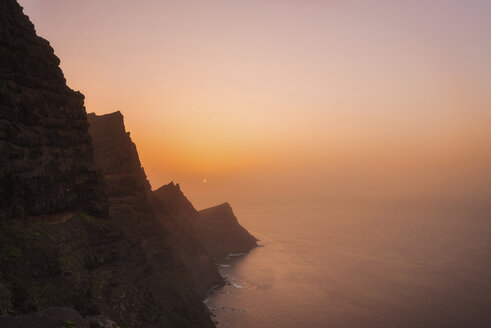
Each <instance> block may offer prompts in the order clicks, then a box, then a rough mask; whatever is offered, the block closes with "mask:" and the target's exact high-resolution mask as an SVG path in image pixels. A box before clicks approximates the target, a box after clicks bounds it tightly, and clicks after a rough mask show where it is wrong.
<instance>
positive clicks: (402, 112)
mask: <svg viewBox="0 0 491 328" xmlns="http://www.w3.org/2000/svg"><path fill="white" fill-rule="evenodd" d="M20 2H21V4H22V5H23V6H24V7H25V12H26V14H28V15H29V16H30V17H31V20H32V21H33V22H34V24H35V25H36V28H37V31H38V34H40V35H41V36H43V37H45V38H47V39H49V40H50V42H51V44H52V46H53V47H54V48H55V49H56V54H57V55H58V57H60V59H61V66H62V69H63V71H64V73H65V76H66V77H67V80H68V84H69V85H70V86H71V87H72V88H73V89H75V90H80V91H81V92H82V93H84V94H85V96H86V107H87V111H88V112H96V113H98V114H104V113H109V112H113V111H115V110H120V111H122V112H123V114H124V116H125V121H126V127H127V129H128V130H129V131H131V135H132V138H133V141H134V142H135V143H136V144H137V146H138V150H139V153H140V157H141V161H142V163H143V165H144V167H145V169H146V172H147V175H148V177H149V180H150V182H151V183H152V186H153V187H154V188H157V187H159V186H161V185H162V184H164V183H168V182H170V181H171V180H173V181H175V182H179V183H180V184H181V186H182V187H183V190H184V191H185V192H186V194H187V195H188V196H189V197H190V199H192V200H193V201H194V203H195V205H197V207H199V208H201V207H205V206H208V205H213V204H216V203H218V202H221V201H229V202H231V203H232V204H233V206H234V208H236V209H237V211H238V212H239V213H240V212H241V211H243V212H245V211H246V210H249V209H252V208H256V207H258V206H261V207H265V206H268V207H269V206H271V207H286V208H288V207H289V206H306V207H307V206H308V207H316V206H325V205H326V204H327V205H329V204H336V206H346V207H351V208H352V207H356V206H358V205H360V204H365V205H367V204H370V206H372V205H374V206H375V205H376V204H377V205H376V206H379V205H381V206H393V205H397V206H402V204H404V206H414V205H415V204H418V205H417V206H433V207H434V206H438V207H439V208H440V207H443V208H446V209H449V210H452V209H455V208H461V207H468V206H473V207H475V206H479V207H481V206H484V208H486V207H488V206H489V199H488V198H489V196H488V195H489V192H490V190H489V186H490V183H491V174H490V173H491V172H490V169H489V167H490V164H491V132H490V131H489V126H490V123H491V90H490V86H491V65H489V58H491V35H490V34H491V19H489V18H490V17H491V3H490V2H489V1H443V0H442V1H431V2H428V1H370V2H369V1H295V0H288V1H255V0H251V1H157V0H142V1H120V0H118V1H116V0H105V1H95V0H85V1H66V0H43V1H39V0H21V1H20Z"/></svg>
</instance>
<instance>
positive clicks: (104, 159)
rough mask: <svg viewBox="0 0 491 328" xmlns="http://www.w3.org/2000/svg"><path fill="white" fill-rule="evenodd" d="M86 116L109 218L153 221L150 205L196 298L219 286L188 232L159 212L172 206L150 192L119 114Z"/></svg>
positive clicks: (218, 278)
mask: <svg viewBox="0 0 491 328" xmlns="http://www.w3.org/2000/svg"><path fill="white" fill-rule="evenodd" d="M88 117H89V122H90V133H91V135H92V137H93V143H94V149H95V159H96V164H97V167H98V168H99V169H101V170H102V171H103V172H104V177H105V179H106V184H107V188H108V195H109V204H110V211H111V216H115V217H118V218H124V217H126V216H127V213H128V212H133V213H135V214H137V213H145V215H146V216H148V217H152V219H154V216H153V213H152V209H151V208H150V206H149V204H150V203H151V204H152V207H153V209H155V213H156V214H157V217H158V222H159V223H160V224H161V226H160V227H158V228H156V229H157V230H159V229H160V230H163V231H165V233H166V238H167V241H168V243H169V244H170V245H172V252H174V254H175V256H176V257H177V258H178V259H179V260H180V261H181V262H182V263H183V264H184V265H185V267H186V269H187V271H188V272H189V273H190V274H191V276H192V278H193V282H194V285H195V286H196V289H197V291H198V293H199V295H201V296H204V295H205V294H206V292H207V291H208V289H210V288H211V287H213V286H215V285H219V284H222V283H223V279H222V278H221V276H220V274H219V273H218V270H217V269H216V266H215V264H214V262H213V260H212V259H211V258H210V256H209V255H208V254H207V253H206V252H205V251H204V250H203V248H202V246H201V245H200V243H199V242H198V241H197V240H196V238H195V237H194V236H193V235H192V233H191V229H190V228H189V227H187V226H186V225H185V224H183V222H181V220H178V219H177V218H176V217H175V216H173V215H167V212H165V211H162V209H165V208H167V207H168V206H174V204H163V203H162V201H161V200H160V199H158V198H156V197H155V196H154V195H153V194H152V193H151V189H150V184H149V183H148V181H147V179H146V175H145V172H144V170H143V168H142V166H141V163H140V160H139V158H138V153H137V150H136V146H135V144H134V143H133V142H132V141H131V138H130V136H129V133H128V132H126V130H125V127H124V120H123V115H122V114H121V113H120V112H115V113H111V114H106V115H100V116H99V115H95V114H93V113H91V114H89V116H88ZM176 201H178V200H177V199H176ZM155 222H156V221H153V223H154V224H155ZM130 226H134V224H130Z"/></svg>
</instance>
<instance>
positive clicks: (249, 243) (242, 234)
mask: <svg viewBox="0 0 491 328" xmlns="http://www.w3.org/2000/svg"><path fill="white" fill-rule="evenodd" d="M199 214H200V217H201V226H202V233H203V237H202V243H203V246H204V247H205V249H206V250H207V251H208V253H210V254H212V255H213V256H216V257H222V256H226V255H227V254H230V253H245V252H248V251H250V250H251V249H252V248H254V247H256V246H257V239H256V238H254V237H253V236H252V235H251V234H250V233H249V232H248V231H247V230H246V229H244V227H242V226H241V225H240V224H239V222H238V221H237V218H236V217H235V215H234V212H233V211H232V207H231V206H230V204H229V203H223V204H221V205H217V206H214V207H211V208H207V209H204V210H201V211H199Z"/></svg>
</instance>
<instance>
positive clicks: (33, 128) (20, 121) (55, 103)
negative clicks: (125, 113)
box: [0, 0, 106, 220]
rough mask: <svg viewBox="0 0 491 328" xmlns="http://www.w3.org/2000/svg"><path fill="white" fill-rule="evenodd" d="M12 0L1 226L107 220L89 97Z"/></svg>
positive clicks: (5, 48)
mask: <svg viewBox="0 0 491 328" xmlns="http://www.w3.org/2000/svg"><path fill="white" fill-rule="evenodd" d="M59 63H60V61H59V59H58V58H57V57H56V56H55V55H54V52H53V49H52V48H51V47H50V45H49V43H48V41H46V40H44V39H42V38H40V37H38V36H37V35H36V33H35V30H34V26H33V25H32V24H31V22H30V21H29V19H28V18H27V16H25V15H24V14H23V13H22V8H21V7H20V6H19V5H18V4H17V2H16V1H15V0H2V1H1V2H0V220H6V219H9V218H14V217H25V216H35V215H41V214H50V213H60V212H65V211H73V210H84V211H86V212H90V213H93V214H98V215H101V214H104V212H105V209H106V207H105V206H106V205H105V203H104V190H103V188H102V184H101V181H102V180H101V177H100V175H99V174H98V173H97V172H96V171H95V170H94V168H93V158H92V146H91V141H90V136H89V134H88V131H87V129H88V124H87V118H86V112H85V107H84V97H83V95H82V94H80V93H79V92H75V91H73V90H71V89H70V88H68V87H67V85H66V82H65V78H64V76H63V73H62V71H61V70H60V68H59Z"/></svg>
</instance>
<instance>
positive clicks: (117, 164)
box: [89, 112, 221, 327]
mask: <svg viewBox="0 0 491 328" xmlns="http://www.w3.org/2000/svg"><path fill="white" fill-rule="evenodd" d="M89 123H90V128H89V131H90V133H91V135H92V138H93V144H94V152H95V159H96V166H97V168H99V169H101V170H102V171H103V173H104V178H105V184H106V187H107V189H108V203H109V210H110V218H111V220H114V222H115V223H117V229H116V230H117V231H119V232H120V233H121V234H122V235H123V236H124V238H125V239H127V240H129V241H131V242H132V243H136V244H137V245H140V246H141V247H142V251H143V252H144V254H142V255H143V257H144V258H145V257H146V258H147V260H148V262H147V263H148V264H150V265H151V266H152V268H148V270H147V271H146V273H145V275H144V274H143V272H141V274H140V275H136V276H135V277H133V278H132V279H131V280H127V282H129V283H131V284H133V285H134V286H141V289H142V290H146V294H147V297H143V295H140V296H139V297H143V298H139V301H137V302H136V303H135V302H134V301H135V300H134V299H133V303H132V304H133V305H128V307H127V309H129V308H131V306H133V307H134V306H136V307H141V306H142V305H145V304H148V300H149V299H150V300H154V302H155V304H154V306H157V307H156V308H152V309H146V310H145V311H144V310H143V309H140V311H144V312H148V314H149V316H150V317H149V318H142V319H141V320H142V321H143V322H146V324H147V325H148V326H151V323H152V322H155V323H158V324H162V323H164V322H166V321H162V320H164V319H166V316H178V317H179V316H180V315H178V313H181V314H184V313H186V315H185V317H186V318H187V319H186V320H187V321H188V322H185V321H183V323H182V326H183V327H186V326H187V324H192V325H196V326H199V327H201V326H203V327H207V326H208V325H210V324H211V321H209V320H208V318H207V317H206V316H205V315H204V313H205V309H204V306H203V304H202V303H201V296H202V295H203V287H202V286H203V285H202V282H203V281H207V279H208V278H206V277H207V276H209V272H208V270H210V269H211V270H213V271H212V272H213V273H212V275H213V274H214V273H215V272H216V268H215V266H214V264H213V262H211V261H210V259H209V258H208V257H206V255H205V257H203V256H202V255H203V254H204V253H200V250H199V249H197V248H196V247H195V246H196V245H197V243H195V242H194V240H193V239H192V238H190V239H185V238H181V237H182V236H184V234H185V229H182V227H181V226H180V225H179V224H177V225H176V221H175V220H172V218H171V217H167V218H162V217H159V218H157V216H156V215H155V214H154V211H153V209H152V206H151V204H152V203H154V202H155V199H154V196H153V195H152V193H151V188H150V184H149V182H148V180H147V178H146V175H145V171H144V169H143V168H142V165H141V163H140V160H139V157H138V152H137V149H136V146H135V144H134V143H133V142H132V140H131V137H130V135H129V133H128V132H126V130H125V127H124V120H123V116H122V114H121V113H120V112H115V113H112V114H107V115H100V116H99V115H95V114H89ZM138 259H139V257H138V256H137V257H135V258H134V260H138ZM183 259H185V261H183ZM140 260H141V259H140ZM144 263H145V262H144ZM138 265H139V264H138V262H133V261H132V260H131V259H127V262H126V266H127V267H129V268H133V269H128V268H123V269H121V270H125V271H127V272H128V273H127V274H128V275H130V274H132V270H134V268H135V267H137V266H138ZM190 272H193V273H192V274H191V273H190ZM127 274H125V275H124V276H126V275H127ZM196 274H199V275H201V276H202V277H203V279H201V280H196V279H193V277H196ZM213 279H217V280H220V279H221V277H220V276H219V275H218V273H217V272H216V276H213ZM162 284H164V285H162ZM150 286H151V288H150V289H149V287H150ZM196 290H198V291H199V292H198V293H196ZM132 296H133V297H131V296H130V298H134V297H135V295H132ZM148 296H150V297H148ZM170 296H173V297H174V299H173V298H172V297H170ZM177 296H180V297H181V298H182V297H183V296H184V297H185V299H187V302H188V304H186V302H185V299H181V298H180V297H177ZM139 303H141V304H139ZM135 304H136V305H135ZM163 304H165V305H167V308H162V307H161V306H162V305H163ZM159 306H160V308H159ZM176 308H177V309H178V310H176ZM157 310H158V311H157ZM176 311H177V312H176ZM193 311H194V312H193ZM105 313H107V312H105ZM115 315H117V314H111V315H109V317H110V318H116V317H115ZM147 319H148V320H147ZM150 319H151V320H150ZM167 320H169V319H168V318H167ZM116 322H119V321H117V320H116ZM168 322H169V323H172V321H168ZM169 323H167V324H168V325H169ZM198 323H199V324H198Z"/></svg>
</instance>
